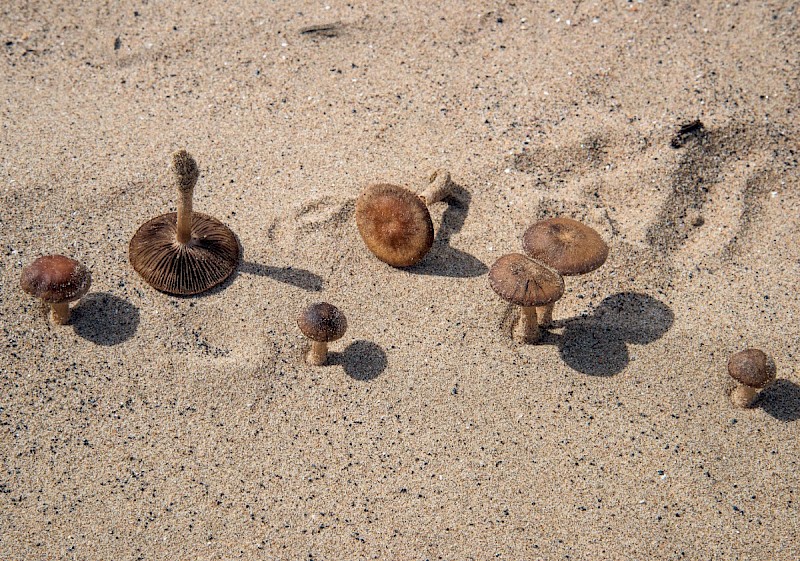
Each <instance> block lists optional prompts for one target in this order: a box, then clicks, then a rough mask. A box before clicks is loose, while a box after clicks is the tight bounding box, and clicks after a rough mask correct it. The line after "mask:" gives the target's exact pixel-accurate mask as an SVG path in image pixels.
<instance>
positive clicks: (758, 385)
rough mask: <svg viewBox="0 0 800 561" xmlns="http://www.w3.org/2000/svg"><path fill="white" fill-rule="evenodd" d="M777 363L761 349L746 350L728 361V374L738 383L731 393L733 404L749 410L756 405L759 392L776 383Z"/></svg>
mask: <svg viewBox="0 0 800 561" xmlns="http://www.w3.org/2000/svg"><path fill="white" fill-rule="evenodd" d="M775 373H776V367H775V361H773V360H772V358H770V357H769V356H767V354H766V353H764V351H762V350H760V349H745V350H743V351H739V352H738V353H735V354H733V355H731V357H730V358H729V359H728V374H730V375H731V377H732V378H733V379H734V380H736V382H738V384H737V386H736V387H735V388H734V389H733V391H732V392H731V402H733V404H734V405H735V406H737V407H742V408H747V407H751V406H752V405H753V403H755V400H756V398H757V397H758V393H759V390H763V389H764V388H766V387H767V386H769V385H770V384H771V383H772V382H774V381H775Z"/></svg>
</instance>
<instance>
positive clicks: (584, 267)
mask: <svg viewBox="0 0 800 561" xmlns="http://www.w3.org/2000/svg"><path fill="white" fill-rule="evenodd" d="M522 247H523V248H524V249H525V253H527V254H528V255H530V256H531V257H533V258H534V259H538V260H539V261H542V262H543V263H546V264H547V265H549V266H551V267H552V268H554V269H555V270H556V271H558V272H559V273H561V274H562V275H583V274H585V273H588V272H590V271H594V270H595V269H597V268H598V267H599V266H600V265H602V264H603V263H605V262H606V258H607V257H608V246H607V245H606V242H604V241H603V239H602V238H601V237H600V234H598V233H597V232H596V231H594V230H593V229H592V228H590V227H589V226H587V225H586V224H582V223H581V222H578V221H577V220H572V219H571V218H550V219H548V220H542V221H541V222H537V223H536V224H533V225H532V226H531V227H529V228H528V229H527V230H526V231H525V234H524V235H523V236H522Z"/></svg>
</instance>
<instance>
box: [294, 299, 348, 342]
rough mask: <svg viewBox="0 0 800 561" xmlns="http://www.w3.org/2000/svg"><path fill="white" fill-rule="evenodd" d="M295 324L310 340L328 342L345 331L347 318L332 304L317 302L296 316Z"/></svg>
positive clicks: (339, 336) (337, 337)
mask: <svg viewBox="0 0 800 561" xmlns="http://www.w3.org/2000/svg"><path fill="white" fill-rule="evenodd" d="M297 326H298V327H299V328H300V331H302V332H303V335H305V336H306V337H308V338H309V339H311V340H312V341H319V342H323V343H328V342H330V341H336V340H337V339H341V338H342V335H344V332H345V331H347V318H345V317H344V314H343V313H342V312H341V311H339V308H337V307H336V306H334V305H333V304H328V303H327V302H317V303H316V304H311V305H310V306H309V307H308V308H306V309H305V310H303V311H302V312H301V313H300V315H299V316H297Z"/></svg>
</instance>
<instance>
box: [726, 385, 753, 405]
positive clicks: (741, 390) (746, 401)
mask: <svg viewBox="0 0 800 561" xmlns="http://www.w3.org/2000/svg"><path fill="white" fill-rule="evenodd" d="M757 394H758V392H757V391H756V389H755V388H751V387H750V386H745V385H744V384H739V385H738V386H736V388H735V389H734V390H733V391H732V392H731V401H732V402H733V404H734V405H735V406H736V407H742V408H748V407H750V406H751V405H753V402H754V401H755V400H756V395H757Z"/></svg>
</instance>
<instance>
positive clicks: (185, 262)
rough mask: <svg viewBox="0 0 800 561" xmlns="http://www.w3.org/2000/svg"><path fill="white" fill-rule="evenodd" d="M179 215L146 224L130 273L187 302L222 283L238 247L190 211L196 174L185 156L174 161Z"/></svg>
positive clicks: (217, 225)
mask: <svg viewBox="0 0 800 561" xmlns="http://www.w3.org/2000/svg"><path fill="white" fill-rule="evenodd" d="M172 167H173V172H174V176H175V185H176V187H177V190H178V211H177V212H169V213H167V214H162V215H160V216H157V217H155V218H153V219H152V220H149V221H148V222H145V223H144V224H142V226H141V227H139V229H138V230H137V231H136V233H135V234H134V236H133V238H132V239H131V242H130V245H129V247H128V257H129V259H130V262H131V265H132V266H133V268H134V270H135V271H136V272H137V273H139V274H140V275H141V276H142V278H143V279H144V280H145V282H147V284H149V285H150V286H152V287H153V288H155V289H156V290H160V291H161V292H166V293H167V294H177V295H180V296H189V295H192V294H199V293H201V292H205V291H206V290H209V289H211V288H213V287H215V286H217V285H218V284H220V283H222V282H224V281H225V279H227V278H228V277H230V276H231V274H233V272H234V271H235V270H236V267H237V266H238V265H239V256H240V253H241V251H240V248H239V241H238V240H237V239H236V236H235V235H234V233H233V232H232V231H231V230H230V228H228V227H227V226H225V225H224V224H223V223H222V222H220V221H219V220H217V219H216V218H213V217H211V216H208V215H207V214H203V213H200V212H193V210H192V196H193V193H194V187H195V184H196V183H197V178H198V177H199V176H200V171H199V170H198V168H197V163H196V162H195V160H194V158H192V156H191V155H189V153H188V152H186V151H185V150H181V151H179V152H176V153H175V154H174V155H173V157H172Z"/></svg>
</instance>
